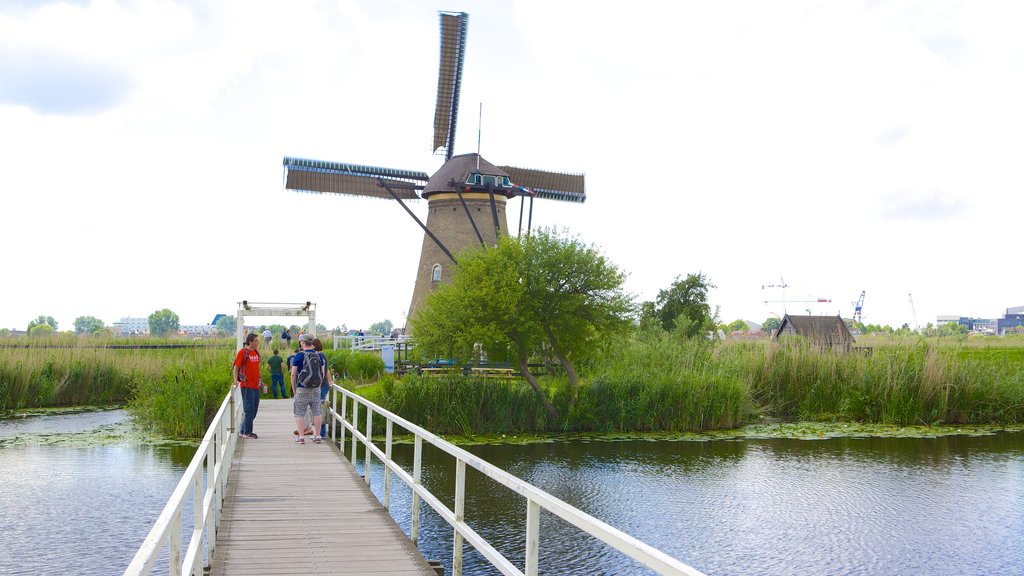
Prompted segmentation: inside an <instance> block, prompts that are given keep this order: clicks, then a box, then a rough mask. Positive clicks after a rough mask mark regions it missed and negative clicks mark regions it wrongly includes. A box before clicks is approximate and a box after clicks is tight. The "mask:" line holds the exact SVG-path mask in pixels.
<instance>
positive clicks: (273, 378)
mask: <svg viewBox="0 0 1024 576" xmlns="http://www.w3.org/2000/svg"><path fill="white" fill-rule="evenodd" d="M278 384H280V385H281V398H287V397H288V392H286V391H285V388H284V372H271V373H270V390H271V391H272V392H273V393H274V398H277V385H278Z"/></svg>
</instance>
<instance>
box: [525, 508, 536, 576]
mask: <svg viewBox="0 0 1024 576" xmlns="http://www.w3.org/2000/svg"><path fill="white" fill-rule="evenodd" d="M539 558H540V504H538V503H537V502H536V501H534V500H533V499H528V500H527V502H526V571H525V572H524V574H525V575H526V576H537V563H538V560H539Z"/></svg>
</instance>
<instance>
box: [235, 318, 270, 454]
mask: <svg viewBox="0 0 1024 576" xmlns="http://www.w3.org/2000/svg"><path fill="white" fill-rule="evenodd" d="M259 347H260V339H259V337H258V336H256V335H255V334H249V335H248V336H246V337H245V346H244V347H243V348H242V349H241V350H239V351H238V354H236V355H235V364H234V366H233V367H232V368H231V375H232V376H233V377H234V381H235V384H236V385H238V386H239V388H240V389H241V391H242V409H243V410H245V416H244V417H243V418H242V426H241V427H240V428H239V430H238V435H239V436H241V437H242V438H259V436H256V434H255V433H253V431H252V422H253V420H255V419H256V412H257V411H258V410H259V409H260V390H261V389H262V390H263V392H266V391H267V386H266V384H264V383H263V381H262V380H261V379H260V353H259V350H258V348H259Z"/></svg>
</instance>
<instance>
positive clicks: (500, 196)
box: [284, 12, 587, 318]
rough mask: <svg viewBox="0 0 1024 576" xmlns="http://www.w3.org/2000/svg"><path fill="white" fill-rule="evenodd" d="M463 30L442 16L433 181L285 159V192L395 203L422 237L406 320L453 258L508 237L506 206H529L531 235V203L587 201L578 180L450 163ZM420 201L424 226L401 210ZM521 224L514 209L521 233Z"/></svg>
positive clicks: (456, 18)
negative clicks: (513, 202) (440, 161)
mask: <svg viewBox="0 0 1024 576" xmlns="http://www.w3.org/2000/svg"><path fill="white" fill-rule="evenodd" d="M468 23H469V15H468V14H466V13H463V12H460V13H449V12H442V13H441V65H440V72H439V75H438V82H437V107H436V109H435V111H434V144H433V149H434V152H435V153H437V152H438V151H441V150H443V151H444V154H445V160H446V161H445V163H444V165H443V166H441V168H440V169H439V170H438V171H437V172H436V173H435V174H434V175H433V176H427V174H426V173H425V172H417V171H413V170H398V169H393V168H379V167H374V166H359V165H355V164H343V163H338V162H325V161H319V160H304V159H300V158H288V157H286V158H285V159H284V170H285V188H287V189H288V190H295V191H301V192H322V193H328V192H329V193H335V194H351V195H355V196H370V197H375V198H383V199H391V200H395V201H397V202H398V204H399V205H400V206H401V207H402V208H404V209H405V211H406V213H408V214H409V216H411V217H412V219H413V220H415V221H416V223H417V224H419V226H420V227H421V228H422V229H423V232H424V235H423V245H422V247H421V249H420V263H419V267H418V268H417V271H416V286H415V288H414V290H413V295H412V301H411V302H410V304H409V314H408V317H409V318H412V317H413V316H414V315H415V313H416V310H417V309H419V307H420V306H422V305H423V303H424V302H425V301H426V298H427V295H428V294H429V293H430V292H431V291H432V290H433V289H434V288H435V287H437V286H438V284H440V283H441V282H446V281H449V280H450V279H451V272H452V270H451V268H452V266H455V265H456V264H457V260H456V258H457V256H458V254H459V252H461V251H463V250H465V249H467V248H470V247H473V246H491V245H493V244H494V243H495V242H496V241H497V238H498V236H499V235H501V234H508V224H507V222H506V218H505V207H506V204H507V203H508V201H509V199H511V198H515V197H522V198H523V199H524V200H525V199H529V201H530V209H529V218H528V220H527V231H529V228H530V223H531V222H532V216H533V200H534V199H535V198H543V199H550V200H563V201H569V202H583V201H585V200H586V198H587V195H586V189H585V186H584V176H583V174H564V173H558V172H548V171H543V170H533V169H527V168H514V167H511V166H495V165H494V164H491V163H490V162H488V161H487V160H485V159H483V158H482V157H480V155H479V154H478V153H472V154H461V155H458V156H453V155H452V151H453V149H454V146H455V123H456V120H457V118H458V111H459V90H460V88H461V84H462V63H463V60H464V59H465V49H466V28H467V25H468ZM419 199H424V200H426V201H427V221H426V223H425V224H424V223H423V221H421V220H420V219H419V217H417V216H416V214H414V213H413V212H412V210H410V209H409V207H408V206H407V205H406V201H407V200H419ZM522 220H523V204H520V213H519V229H520V232H521V231H522Z"/></svg>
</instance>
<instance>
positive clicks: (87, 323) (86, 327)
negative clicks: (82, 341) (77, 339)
mask: <svg viewBox="0 0 1024 576" xmlns="http://www.w3.org/2000/svg"><path fill="white" fill-rule="evenodd" d="M100 330H103V320H100V319H99V318H96V317H95V316H79V317H78V318H75V332H77V333H79V334H95V333H97V332H99V331H100Z"/></svg>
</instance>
